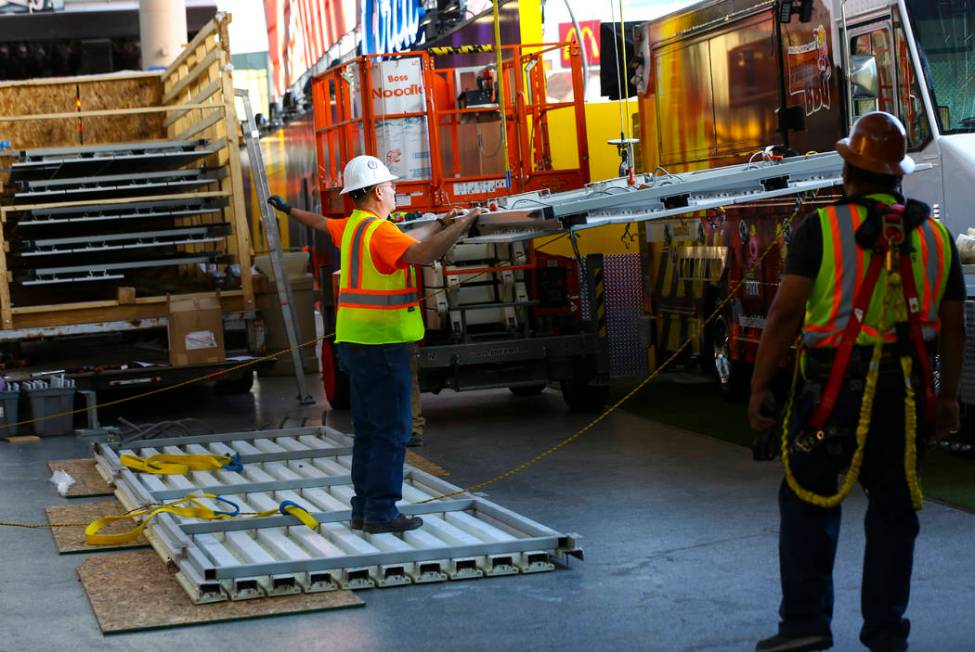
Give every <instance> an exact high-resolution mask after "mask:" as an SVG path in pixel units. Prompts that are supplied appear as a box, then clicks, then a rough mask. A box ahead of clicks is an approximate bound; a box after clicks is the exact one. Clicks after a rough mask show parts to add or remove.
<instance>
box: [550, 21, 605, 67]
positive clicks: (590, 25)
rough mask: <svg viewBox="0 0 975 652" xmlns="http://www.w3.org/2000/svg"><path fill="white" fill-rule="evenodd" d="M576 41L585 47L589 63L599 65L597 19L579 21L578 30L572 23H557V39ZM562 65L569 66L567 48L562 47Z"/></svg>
mask: <svg viewBox="0 0 975 652" xmlns="http://www.w3.org/2000/svg"><path fill="white" fill-rule="evenodd" d="M580 32H581V34H580ZM572 40H575V41H578V42H579V44H580V45H582V46H583V47H584V48H586V59H587V60H588V62H589V64H591V65H599V21H598V20H586V21H583V22H581V23H579V30H576V28H575V25H573V24H572V23H560V24H559V41H562V42H563V43H564V42H566V41H572ZM562 65H563V66H566V67H568V66H570V65H571V60H570V58H569V48H568V47H565V48H562Z"/></svg>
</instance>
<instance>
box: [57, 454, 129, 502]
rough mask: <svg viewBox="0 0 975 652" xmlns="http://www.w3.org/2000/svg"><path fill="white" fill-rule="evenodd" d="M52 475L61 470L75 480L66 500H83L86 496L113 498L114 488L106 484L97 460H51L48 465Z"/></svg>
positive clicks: (66, 495)
mask: <svg viewBox="0 0 975 652" xmlns="http://www.w3.org/2000/svg"><path fill="white" fill-rule="evenodd" d="M47 468H49V469H50V470H51V473H54V472H55V471H58V470H61V471H64V472H65V473H67V474H68V475H70V476H71V477H72V478H74V484H73V485H71V486H70V487H69V488H68V493H67V494H65V498H83V497H86V496H111V495H112V493H113V490H112V486H111V485H110V484H108V483H107V482H105V479H104V478H102V476H101V474H100V473H98V470H97V469H96V468H95V460H93V459H80V460H51V461H50V462H48V463H47Z"/></svg>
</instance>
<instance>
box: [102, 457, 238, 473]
mask: <svg viewBox="0 0 975 652" xmlns="http://www.w3.org/2000/svg"><path fill="white" fill-rule="evenodd" d="M119 462H121V463H122V466H125V467H126V468H129V469H132V470H133V471H138V472H139V473H152V474H154V475H186V474H187V473H189V472H190V471H218V470H220V469H222V468H224V467H229V469H228V470H232V471H240V470H241V468H242V467H241V465H240V459H239V456H237V455H235V456H233V457H231V456H229V455H168V454H159V455H152V456H150V457H147V458H145V459H143V458H141V457H139V456H137V455H120V456H119Z"/></svg>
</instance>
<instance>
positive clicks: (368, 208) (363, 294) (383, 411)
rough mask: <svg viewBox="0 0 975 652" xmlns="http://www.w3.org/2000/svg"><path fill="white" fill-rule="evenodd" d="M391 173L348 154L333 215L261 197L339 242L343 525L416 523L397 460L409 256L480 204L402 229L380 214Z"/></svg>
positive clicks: (415, 316) (438, 241) (466, 222)
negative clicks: (407, 510) (342, 199)
mask: <svg viewBox="0 0 975 652" xmlns="http://www.w3.org/2000/svg"><path fill="white" fill-rule="evenodd" d="M396 179H397V177H396V176H394V175H393V174H392V173H390V171H389V169H388V168H387V167H386V166H385V165H384V164H383V163H382V162H381V161H380V160H379V159H377V158H375V157H373V156H357V157H355V158H354V159H352V160H351V161H349V162H348V164H346V166H345V170H344V172H343V182H344V186H343V188H342V193H341V194H343V195H345V194H347V195H349V196H350V197H351V198H352V201H353V203H354V204H355V210H354V211H352V214H351V215H350V216H349V217H347V218H343V219H328V218H325V217H323V216H322V215H318V214H315V213H311V212H309V211H304V210H301V209H298V208H293V207H291V206H289V205H288V204H286V203H285V202H284V200H282V199H281V198H280V197H278V196H276V195H275V196H274V197H271V198H270V200H269V202H270V203H271V205H272V206H274V207H275V208H276V209H278V210H280V211H282V212H284V213H286V214H287V215H289V216H291V217H293V218H295V219H297V220H298V221H299V222H301V223H302V224H305V225H307V226H310V227H312V228H315V229H319V230H321V231H325V232H326V233H329V234H330V235H331V237H332V241H333V242H334V243H335V245H336V246H337V247H339V249H340V250H341V271H340V274H339V279H340V280H339V294H338V301H337V304H338V312H337V315H336V327H335V341H336V343H337V345H338V346H337V349H338V358H339V363H340V364H341V365H342V367H343V369H344V370H345V371H346V373H347V374H348V376H349V385H350V393H351V400H352V422H353V428H354V429H355V441H354V444H353V449H352V484H353V487H354V489H355V496H354V497H353V498H352V519H351V523H350V527H351V528H352V529H362V530H365V531H366V532H370V533H380V532H403V531H406V530H413V529H416V528H418V527H420V526H422V525H423V520H422V519H420V518H419V517H410V516H406V515H403V514H401V513H400V512H399V510H397V508H396V502H397V501H398V500H400V499H401V498H402V491H403V460H404V458H405V454H406V443H407V441H408V440H409V439H410V434H411V432H412V411H411V401H410V398H411V396H410V395H411V386H412V384H413V377H412V374H411V372H410V356H411V355H415V353H414V350H413V348H412V345H413V343H415V342H417V341H419V340H421V339H423V317H422V311H421V308H420V297H419V293H418V289H417V282H416V272H415V271H414V269H413V265H424V264H429V263H432V262H433V261H435V260H437V259H439V258H441V257H442V256H443V255H444V254H445V253H447V250H448V249H450V247H451V246H452V245H453V244H454V243H455V242H456V241H457V240H458V239H459V238H460V237H461V236H462V235H464V234H465V233H467V232H468V230H469V229H470V228H471V227H472V226H473V225H474V223H475V222H476V221H477V216H478V215H479V214H480V209H473V210H471V211H467V212H466V213H464V212H463V211H461V210H458V209H455V210H452V211H451V212H450V213H448V214H447V215H446V216H444V217H442V218H439V219H438V220H437V221H433V222H430V224H428V225H423V226H419V227H417V228H415V229H413V230H411V231H410V234H409V235H407V234H405V233H403V232H402V231H400V229H399V228H398V227H397V226H396V225H395V224H393V223H392V222H391V221H389V220H388V219H387V218H388V217H389V215H390V213H391V212H392V211H393V210H394V209H395V208H396V190H395V186H394V183H393V182H394V181H395V180H396Z"/></svg>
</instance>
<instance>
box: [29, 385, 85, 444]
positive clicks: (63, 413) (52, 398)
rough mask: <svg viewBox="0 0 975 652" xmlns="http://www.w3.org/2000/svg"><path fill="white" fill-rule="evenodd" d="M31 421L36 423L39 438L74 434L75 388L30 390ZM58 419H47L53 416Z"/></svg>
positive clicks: (35, 427)
mask: <svg viewBox="0 0 975 652" xmlns="http://www.w3.org/2000/svg"><path fill="white" fill-rule="evenodd" d="M26 391H27V400H28V403H29V404H30V415H31V419H41V420H40V421H34V423H33V426H34V434H35V435H37V436H38V437H55V436H57V435H70V434H72V433H73V432H74V415H73V414H71V412H72V410H74V393H75V391H76V390H75V388H74V387H52V388H50V389H28V390H26ZM54 414H56V415H58V416H56V417H53V418H50V419H47V418H44V417H50V416H51V415H54Z"/></svg>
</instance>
